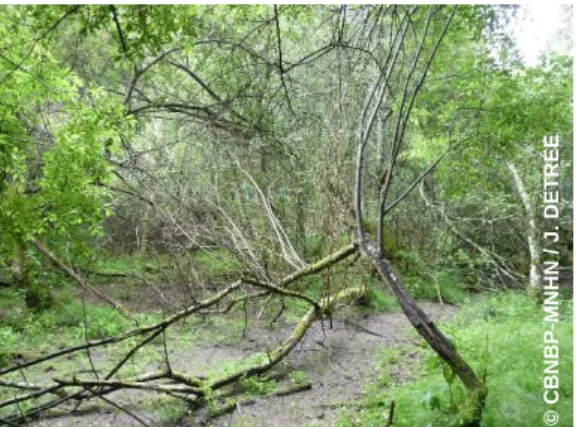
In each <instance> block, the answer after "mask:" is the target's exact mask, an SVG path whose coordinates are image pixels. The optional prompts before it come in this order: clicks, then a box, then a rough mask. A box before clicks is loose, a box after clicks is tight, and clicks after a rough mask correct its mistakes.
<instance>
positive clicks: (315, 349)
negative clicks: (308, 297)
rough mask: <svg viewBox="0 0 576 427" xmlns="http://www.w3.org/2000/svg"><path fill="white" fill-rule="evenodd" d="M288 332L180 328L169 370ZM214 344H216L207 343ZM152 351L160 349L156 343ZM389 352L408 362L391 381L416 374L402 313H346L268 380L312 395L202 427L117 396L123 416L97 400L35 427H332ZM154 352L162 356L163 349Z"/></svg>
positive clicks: (242, 350)
mask: <svg viewBox="0 0 576 427" xmlns="http://www.w3.org/2000/svg"><path fill="white" fill-rule="evenodd" d="M422 306H423V308H424V310H425V311H426V312H427V313H428V314H429V315H430V316H431V317H432V318H433V319H434V320H436V321H438V320H447V319H450V318H451V317H452V316H453V315H454V314H455V313H456V308H455V307H452V306H448V305H444V306H441V305H439V304H434V303H424V304H423V305H422ZM292 326H293V325H290V324H288V323H281V324H279V325H277V326H276V327H275V328H274V329H270V328H268V327H266V326H265V325H264V324H263V323H262V324H260V323H258V322H251V324H250V325H249V327H248V328H247V330H246V331H245V336H244V337H243V338H242V337H241V332H239V331H235V332H234V331H233V332H232V333H231V332H230V331H228V330H226V331H224V330H223V328H227V326H226V323H225V322H224V323H219V322H207V323H205V324H201V325H194V327H193V328H192V327H191V331H190V333H191V334H192V335H193V334H194V333H196V334H197V336H199V337H200V336H201V337H203V339H200V340H198V339H188V338H185V336H188V335H185V334H186V333H187V332H188V331H186V328H187V326H186V325H183V326H180V328H181V329H179V330H175V331H173V333H172V334H171V336H170V337H169V339H168V346H167V347H168V354H169V359H170V363H171V365H172V367H173V368H174V369H176V370H181V371H185V372H187V373H191V374H195V375H202V374H203V373H206V372H207V371H210V370H211V369H212V370H213V369H217V368H218V366H222V365H223V364H226V363H230V361H231V360H238V361H242V360H246V359H247V358H248V357H250V356H251V355H253V354H254V353H255V352H262V351H266V349H270V350H271V349H273V348H274V347H275V346H276V345H277V344H278V343H280V342H281V341H282V340H283V339H284V338H285V337H286V336H287V335H289V333H290V331H291V329H292ZM192 329H193V330H192ZM194 331H196V332H194ZM213 337H218V339H211V338H213ZM214 341H215V342H214ZM157 347H163V346H162V345H161V344H160V343H158V344H157ZM389 347H403V348H404V349H405V350H406V351H405V359H406V363H400V364H398V365H396V366H397V367H396V368H395V369H396V371H395V372H393V376H396V377H397V378H410V377H411V375H412V374H413V373H411V372H410V366H411V365H412V366H413V363H410V359H415V358H417V357H419V356H418V354H419V352H418V349H419V348H418V342H417V340H416V338H415V336H414V334H413V333H412V332H411V328H410V327H409V324H408V321H407V320H406V318H405V316H404V315H403V314H402V313H387V314H370V315H366V314H364V315H362V314H358V313H355V312H353V311H349V312H347V313H346V315H345V316H344V317H341V318H336V319H333V320H332V322H329V321H325V322H320V321H317V322H315V323H314V325H313V326H312V327H311V329H310V330H309V331H308V332H307V334H306V336H305V338H304V339H303V340H302V342H301V343H300V344H299V345H298V346H297V347H296V348H295V349H294V350H293V351H292V353H291V354H290V355H289V356H288V357H287V358H286V359H285V362H283V363H281V364H280V365H279V367H277V368H275V369H274V371H273V372H271V374H270V375H271V376H276V377H277V378H278V388H279V389H281V388H285V386H286V385H287V384H289V381H288V380H287V378H286V377H285V374H286V373H287V372H290V371H294V370H297V371H301V372H305V373H306V377H307V380H308V381H309V382H310V383H311V384H312V388H311V389H310V390H307V391H302V392H299V393H296V394H292V395H288V396H283V397H268V398H258V399H257V401H256V402H255V403H253V404H250V405H248V406H245V405H238V406H237V407H236V408H235V410H234V411H233V412H232V413H229V414H226V415H224V416H221V417H219V418H217V419H212V420H206V418H205V416H204V415H205V414H202V413H201V414H190V415H188V416H182V415H181V413H182V412H180V415H177V414H176V415H175V414H172V415H171V414H170V411H169V410H168V409H169V408H170V406H168V403H167V402H166V401H165V400H162V399H158V397H157V396H154V395H151V394H150V393H144V392H140V391H130V392H126V391H119V392H115V393H113V394H110V395H108V397H107V398H108V399H109V400H110V401H113V402H115V403H116V404H117V405H120V407H121V408H122V409H119V408H115V407H113V406H111V405H110V404H109V402H104V401H102V400H100V401H97V400H94V401H93V402H91V403H89V404H85V405H83V406H82V407H80V408H78V410H77V411H76V412H74V413H72V414H70V413H67V414H65V415H61V416H57V417H53V418H44V419H42V420H40V421H37V422H35V423H34V424H33V425H34V426H45V427H60V426H62V427H64V426H78V427H80V426H82V427H84V426H98V427H112V426H141V425H149V426H183V427H184V426H196V425H210V426H254V427H257V426H270V427H272V426H278V427H290V426H331V425H333V424H334V422H335V420H336V419H337V417H338V412H339V410H340V408H341V407H342V405H344V404H346V403H352V402H354V400H356V399H358V398H359V397H360V396H361V394H362V387H363V384H365V383H366V382H367V381H369V380H370V379H372V378H374V377H375V376H376V375H378V372H377V370H376V368H375V364H374V357H375V356H376V357H377V355H378V354H379V353H381V352H382V351H383V350H384V349H386V348H389ZM157 350H158V352H161V351H160V348H158V349H157ZM109 357H111V355H110V354H105V353H99V352H95V353H94V354H92V358H93V362H94V363H95V364H96V365H98V364H99V363H105V362H106V359H107V358H109ZM144 363H145V365H144V367H145V368H146V369H149V370H152V369H155V368H159V367H160V366H161V361H160V359H158V361H157V362H154V361H151V360H150V359H146V360H145V362H144ZM140 366H142V365H140ZM47 375H50V374H47ZM69 409H70V408H68V410H69ZM125 411H127V412H125ZM128 412H130V414H129V413H128ZM184 412H185V411H184ZM136 417H137V418H138V419H136Z"/></svg>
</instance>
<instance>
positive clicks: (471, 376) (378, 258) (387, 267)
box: [360, 241, 487, 426]
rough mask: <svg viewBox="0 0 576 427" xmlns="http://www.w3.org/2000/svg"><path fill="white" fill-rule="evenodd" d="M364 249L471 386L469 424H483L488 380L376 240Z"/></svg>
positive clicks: (404, 308)
mask: <svg viewBox="0 0 576 427" xmlns="http://www.w3.org/2000/svg"><path fill="white" fill-rule="evenodd" d="M360 250H361V252H362V254H363V255H365V256H366V257H367V258H368V259H369V260H370V262H371V263H372V265H373V266H374V267H375V268H376V269H377V270H378V272H379V273H380V275H381V276H382V278H383V279H384V281H385V282H386V284H387V285H388V286H389V287H390V289H391V290H392V292H393V293H394V295H395V297H396V299H397V301H398V303H399V304H400V307H401V308H402V311H403V312H404V314H405V315H406V317H407V318H408V320H409V321H410V323H411V324H412V326H413V327H414V328H415V329H416V330H417V331H418V333H419V334H420V336H421V337H422V338H424V340H426V342H427V343H428V344H429V345H430V347H432V349H433V350H434V351H435V352H436V353H438V355H439V356H440V357H442V359H444V361H445V362H446V363H448V365H450V367H451V368H452V370H453V371H454V373H455V374H456V375H457V376H458V378H460V380H461V381H462V383H463V384H464V386H465V387H466V389H467V390H468V393H469V397H470V399H471V401H472V403H473V405H474V411H473V413H472V414H471V416H470V420H469V422H468V423H467V424H465V425H468V426H479V425H480V420H481V419H482V410H483V408H484V402H485V400H486V394H487V391H486V387H485V385H484V383H483V382H482V381H481V380H480V378H478V376H477V375H476V373H475V372H474V370H473V369H472V368H471V367H470V365H468V364H467V363H466V361H465V360H464V359H463V358H462V357H461V356H460V354H459V353H458V351H456V348H455V347H454V345H453V344H452V343H451V342H450V340H448V338H446V336H445V335H444V334H442V332H440V331H439V330H438V328H436V325H435V324H434V322H432V321H431V320H430V318H429V317H428V316H427V315H426V313H424V311H423V310H422V309H421V308H420V307H419V306H418V304H417V303H416V301H415V300H414V299H413V298H412V297H411V296H410V294H409V293H408V292H407V291H406V288H405V287H404V284H403V283H402V281H401V280H400V278H399V277H398V275H397V274H396V273H395V272H394V270H393V268H392V263H391V262H390V261H389V260H388V259H386V258H385V257H384V256H383V255H381V254H380V253H379V251H378V248H377V246H376V245H375V244H374V243H372V242H369V241H365V242H363V243H362V244H361V245H360Z"/></svg>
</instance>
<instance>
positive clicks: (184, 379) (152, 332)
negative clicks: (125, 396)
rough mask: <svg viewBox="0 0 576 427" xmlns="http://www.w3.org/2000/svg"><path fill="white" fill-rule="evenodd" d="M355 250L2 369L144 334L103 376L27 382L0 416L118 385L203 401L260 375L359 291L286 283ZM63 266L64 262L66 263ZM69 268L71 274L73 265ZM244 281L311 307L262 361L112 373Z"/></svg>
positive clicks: (12, 419) (22, 415)
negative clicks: (192, 371) (212, 373)
mask: <svg viewBox="0 0 576 427" xmlns="http://www.w3.org/2000/svg"><path fill="white" fill-rule="evenodd" d="M36 243H37V242H36ZM38 248H39V250H41V249H40V248H42V250H44V251H43V253H44V252H46V253H50V252H49V251H47V250H46V249H45V248H44V247H43V246H42V245H40V244H38ZM357 252H358V245H357V244H355V243H352V244H349V245H347V246H345V247H343V248H342V249H340V250H339V251H337V252H334V253H333V254H331V255H329V256H328V257H325V258H324V259H322V260H320V261H318V262H316V263H314V264H311V265H309V266H306V267H304V268H302V269H300V270H298V271H296V272H294V273H292V274H289V275H288V276H286V277H284V278H283V279H281V280H279V281H278V282H277V283H276V284H268V283H261V282H258V281H256V280H254V279H251V278H242V279H240V280H238V281H236V282H234V283H232V284H231V285H229V286H227V287H226V288H224V289H222V290H221V291H220V292H218V293H216V294H215V295H213V296H211V297H210V298H207V299H205V300H204V301H201V302H199V303H196V304H194V305H192V306H189V307H187V308H185V309H183V310H180V311H179V312H176V313H174V314H173V315H171V316H169V317H166V318H165V319H164V320H163V321H161V322H158V323H155V324H153V325H150V326H145V327H141V328H137V329H133V330H131V331H128V332H125V333H123V334H119V335H116V336H113V337H108V338H104V339H101V340H96V341H87V342H85V343H84V344H80V345H77V346H74V347H69V348H66V349H61V350H58V351H55V352H52V353H50V354H47V355H45V356H42V357H39V358H37V359H34V360H30V361H27V362H24V363H21V364H16V365H13V366H9V367H7V368H4V369H2V370H0V376H3V375H6V374H10V373H14V372H18V371H21V370H23V369H26V368H29V367H32V366H35V365H38V364H40V363H44V362H47V361H50V360H53V359H56V358H59V357H61V356H64V355H70V354H73V353H77V352H80V351H88V350H89V349H92V348H95V347H102V346H108V345H114V344H117V343H120V342H122V341H125V340H127V339H129V338H134V337H138V336H143V338H142V339H141V340H140V341H139V342H138V343H136V344H135V345H133V346H132V348H131V349H130V350H129V351H127V352H126V353H125V354H124V355H123V357H121V358H120V360H119V362H117V363H116V364H115V365H114V367H113V368H112V369H111V370H110V371H109V372H108V373H107V374H106V375H105V376H103V377H101V378H99V377H98V376H95V379H81V378H77V377H76V376H74V375H72V376H71V378H70V377H68V378H56V379H54V380H53V383H52V384H49V385H46V386H38V385H35V386H34V387H28V388H27V391H29V393H27V394H23V395H19V396H15V397H12V398H10V399H6V400H4V401H0V409H1V408H5V407H8V406H11V405H17V406H18V412H17V413H14V414H10V415H7V416H5V417H3V418H0V423H4V424H11V423H18V422H21V421H25V420H28V419H30V418H31V417H34V416H38V415H40V414H42V413H43V412H45V411H47V410H49V409H51V408H55V407H58V406H60V405H62V404H64V403H66V402H69V401H74V402H84V401H87V400H90V399H92V398H94V397H97V398H103V396H104V395H106V394H108V393H111V392H113V391H116V390H121V389H137V390H141V391H148V392H153V393H160V394H165V395H169V396H171V397H175V398H178V399H183V400H185V401H187V402H189V403H191V404H194V405H203V404H205V403H206V400H205V398H204V397H205V396H206V394H207V393H210V395H213V393H214V392H217V391H218V390H220V389H222V388H224V387H226V386H227V385H230V384H233V383H235V382H236V381H238V380H240V379H242V378H247V377H251V376H255V375H260V374H262V373H265V372H267V371H268V370H270V369H271V368H273V367H274V366H275V365H276V364H278V362H280V361H281V360H282V359H283V358H284V357H286V356H287V355H288V354H289V353H290V351H292V349H293V348H294V347H295V346H296V345H297V344H298V343H299V342H300V341H301V340H302V338H303V337H304V336H305V334H306V331H307V330H308V329H309V327H310V326H311V325H312V323H313V322H314V321H315V320H316V319H319V318H320V319H321V318H322V317H323V315H324V314H325V313H328V312H329V311H330V310H331V309H332V307H333V306H334V304H336V303H338V302H339V301H342V300H348V299H350V298H353V297H355V296H358V295H359V293H361V292H362V289H361V288H349V289H346V290H343V291H340V292H338V293H337V294H335V295H332V296H327V297H325V298H323V299H321V300H320V301H315V300H313V299H312V298H310V297H308V296H306V295H304V294H301V293H299V292H296V291H292V290H288V289H286V287H287V286H288V285H290V284H291V283H293V282H295V281H296V280H298V279H300V278H303V277H306V276H309V275H313V274H317V273H319V272H321V271H323V270H325V269H327V268H330V267H331V266H333V265H335V264H337V263H338V262H340V261H341V260H343V259H345V258H347V257H348V256H351V255H352V254H354V253H357ZM54 260H57V261H59V260H58V259H57V258H56V257H54ZM64 267H66V266H65V265H64ZM66 268H67V267H66ZM70 272H71V273H74V272H73V271H72V270H71V271H70ZM242 286H252V287H259V288H263V289H264V291H262V292H259V293H257V294H253V295H257V296H264V295H269V294H277V295H281V296H283V297H290V298H296V299H300V300H303V301H305V302H307V303H308V304H310V306H311V307H310V309H309V310H308V311H307V313H306V314H305V315H304V317H303V318H302V319H301V320H300V321H299V323H298V324H297V325H296V326H295V328H294V329H293V331H292V333H291V334H290V335H289V336H288V337H287V338H286V339H285V340H284V342H283V343H282V344H281V345H279V346H278V347H277V348H276V349H275V350H273V351H272V352H270V353H269V354H268V359H267V360H266V361H264V362H262V363H259V364H257V365H255V366H251V367H248V368H245V369H239V370H237V371H236V372H233V373H231V374H227V375H224V376H220V377H218V376H216V377H212V378H206V377H194V376H191V375H188V374H185V373H183V372H177V371H173V370H172V369H171V367H170V364H169V362H168V360H167V359H166V360H165V362H166V370H164V371H160V372H153V373H145V374H143V375H140V376H137V377H134V378H133V379H129V380H126V379H119V378H116V374H117V373H118V371H119V370H120V368H121V367H122V366H124V364H125V363H126V362H127V361H128V360H129V359H131V358H132V357H133V356H134V354H135V353H136V352H137V351H139V350H140V349H141V348H142V347H144V346H145V345H147V344H148V343H150V342H151V341H152V340H153V339H154V338H156V337H157V336H159V335H160V334H162V333H163V332H164V331H165V330H166V329H167V328H169V327H170V326H172V325H173V324H175V323H176V322H178V321H180V320H182V319H185V318H187V317H189V316H190V315H192V314H195V313H200V312H201V310H204V309H206V308H209V307H212V306H214V305H215V304H217V303H218V302H220V301H221V300H223V299H224V298H225V297H227V296H229V295H230V294H232V293H233V292H234V291H236V290H238V289H240V288H241V287H242ZM253 295H252V296H253ZM249 296H250V295H249ZM244 298H246V297H244ZM166 357H167V356H166ZM158 381H162V382H158ZM166 381H169V383H166ZM0 386H4V387H9V388H15V389H22V386H21V384H20V383H16V382H14V381H10V380H7V381H2V383H0ZM78 388H81V390H80V391H77V390H78ZM49 394H55V395H57V396H58V398H57V399H54V400H50V401H48V402H45V403H39V402H38V401H37V399H38V398H39V397H42V396H46V395H49ZM28 401H34V402H35V403H36V406H34V407H32V408H31V409H29V410H28V411H22V409H21V407H20V404H21V403H23V402H28Z"/></svg>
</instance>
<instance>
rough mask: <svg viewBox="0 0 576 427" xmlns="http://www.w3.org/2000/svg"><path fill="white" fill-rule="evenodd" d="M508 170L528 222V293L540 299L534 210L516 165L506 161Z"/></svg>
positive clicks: (537, 244)
mask: <svg viewBox="0 0 576 427" xmlns="http://www.w3.org/2000/svg"><path fill="white" fill-rule="evenodd" d="M507 166H508V170H509V171H510V173H511V174H512V177H513V178H514V184H515V185H516V191H517V192H518V195H519V196H520V200H522V205H523V206H524V211H525V212H526V219H527V222H528V229H527V230H526V234H527V239H528V248H529V250H530V281H529V282H528V294H529V295H530V296H531V297H532V298H534V299H536V300H537V301H540V298H541V289H540V253H541V250H540V243H539V242H538V229H537V227H536V217H535V216H534V210H533V209H532V203H531V202H530V196H529V195H528V193H527V192H526V188H525V187H524V183H523V182H522V178H521V177H520V174H519V173H518V170H517V169H516V166H515V165H514V163H512V162H508V163H507Z"/></svg>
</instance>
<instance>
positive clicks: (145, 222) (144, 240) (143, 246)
mask: <svg viewBox="0 0 576 427" xmlns="http://www.w3.org/2000/svg"><path fill="white" fill-rule="evenodd" d="M141 228H142V235H141V236H140V254H139V255H140V256H145V255H146V251H147V249H148V235H149V234H150V205H148V204H146V207H145V208H144V216H143V217H142V222H141Z"/></svg>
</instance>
